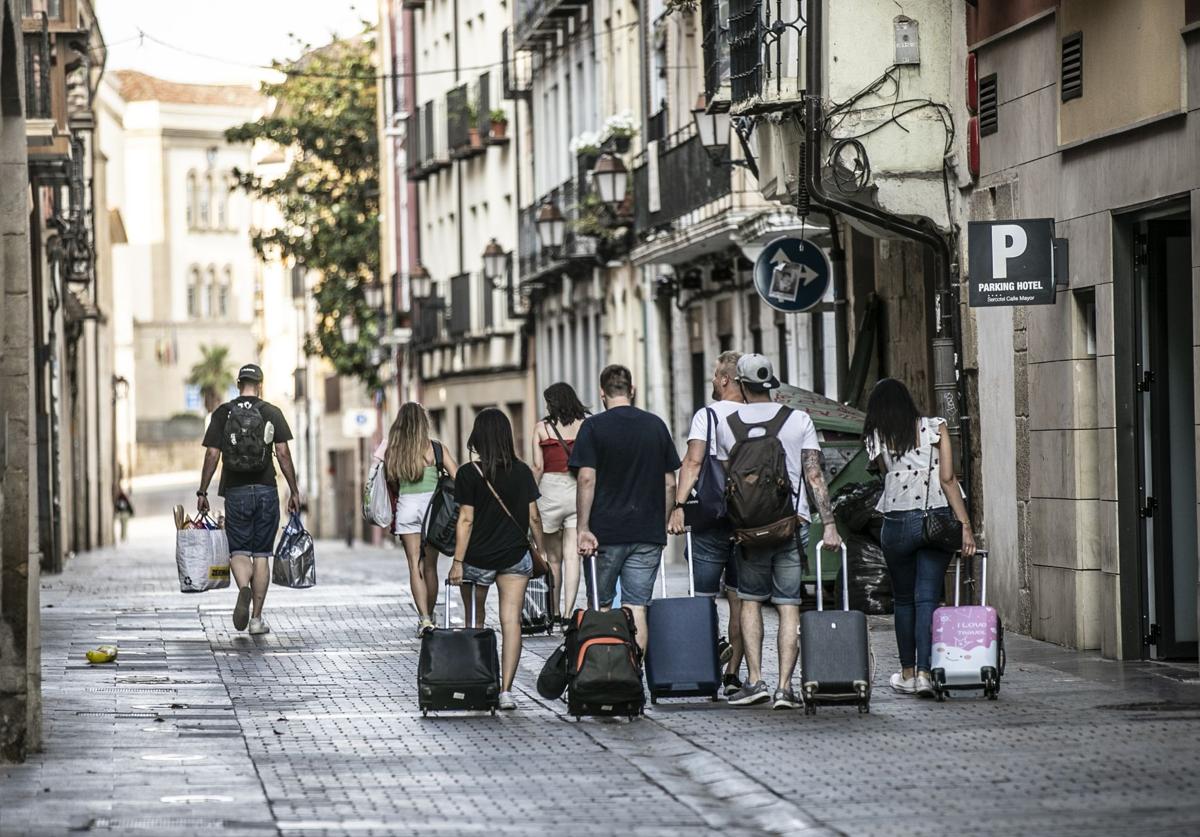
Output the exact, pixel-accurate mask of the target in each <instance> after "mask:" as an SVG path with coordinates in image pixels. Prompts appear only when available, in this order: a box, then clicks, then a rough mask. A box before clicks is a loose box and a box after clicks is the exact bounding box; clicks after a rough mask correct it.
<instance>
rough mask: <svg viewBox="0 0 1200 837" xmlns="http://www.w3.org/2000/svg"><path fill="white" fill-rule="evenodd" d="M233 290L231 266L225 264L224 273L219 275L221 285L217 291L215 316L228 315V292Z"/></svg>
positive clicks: (222, 316)
mask: <svg viewBox="0 0 1200 837" xmlns="http://www.w3.org/2000/svg"><path fill="white" fill-rule="evenodd" d="M232 290H233V268H232V267H230V266H229V265H226V266H225V273H224V275H222V277H221V287H220V289H219V290H218V291H217V316H218V317H221V318H222V319H225V318H227V317H228V316H229V301H230V296H229V295H230V293H231V292H232Z"/></svg>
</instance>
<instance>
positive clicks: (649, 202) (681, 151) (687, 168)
mask: <svg viewBox="0 0 1200 837" xmlns="http://www.w3.org/2000/svg"><path fill="white" fill-rule="evenodd" d="M647 153H649V152H647ZM655 171H656V173H657V182H652V181H651V177H652V172H655ZM731 171H732V169H731V168H730V167H729V166H719V165H714V164H713V161H712V159H711V158H710V157H709V156H708V153H707V152H706V151H705V150H704V146H703V145H701V144H700V138H699V137H697V136H696V135H695V133H693V132H692V129H691V127H690V126H689V127H688V128H684V129H681V130H679V131H676V132H675V133H674V134H672V135H671V136H670V137H668V138H667V140H666V141H665V142H663V143H662V144H661V145H660V146H659V147H658V160H657V166H656V167H655V166H651V165H650V161H649V160H648V159H646V158H645V156H644V155H643V156H642V157H641V159H639V160H637V161H635V163H634V169H633V195H634V199H633V202H634V222H633V226H634V232H635V233H637V234H638V235H639V236H640V235H643V234H645V233H647V232H650V231H651V230H653V229H655V228H657V227H662V226H664V225H666V224H670V223H672V222H673V221H676V220H678V219H679V218H682V217H684V216H685V215H688V214H689V213H691V212H695V211H697V210H699V209H703V208H704V207H705V206H708V205H709V204H710V203H712V202H713V201H716V200H719V199H720V198H723V197H725V196H727V195H729V194H730V190H731V181H730V173H731Z"/></svg>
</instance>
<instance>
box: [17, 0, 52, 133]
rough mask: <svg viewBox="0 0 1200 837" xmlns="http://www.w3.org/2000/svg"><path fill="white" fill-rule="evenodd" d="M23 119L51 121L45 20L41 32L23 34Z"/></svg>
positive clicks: (48, 46) (47, 34) (49, 56)
mask: <svg viewBox="0 0 1200 837" xmlns="http://www.w3.org/2000/svg"><path fill="white" fill-rule="evenodd" d="M24 41H25V118H26V119H52V118H53V117H54V100H53V96H52V93H51V85H50V82H51V75H52V72H53V69H52V62H53V52H52V50H51V48H50V32H49V30H48V29H47V26H46V19H45V18H42V31H40V32H26V33H25V38H24Z"/></svg>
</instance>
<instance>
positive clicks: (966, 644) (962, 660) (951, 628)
mask: <svg viewBox="0 0 1200 837" xmlns="http://www.w3.org/2000/svg"><path fill="white" fill-rule="evenodd" d="M978 555H979V557H980V560H981V566H980V570H979V575H980V584H979V604H978V605H966V606H960V605H959V602H958V591H959V577H960V575H961V573H962V555H961V554H960V555H958V556H957V558H956V561H957V563H956V564H955V566H954V607H939V608H938V609H937V610H935V611H934V612H933V655H932V657H931V660H930V667H929V668H930V672H929V673H930V675H931V676H932V678H933V688H934V691H935V692H936V693H937V699H938V700H945V699H946V694H947V693H948V692H950V691H952V690H958V689H983V694H984V695H985V696H986V697H987V698H988V700H995V699H996V698H997V697H998V696H999V695H1000V678H1001V676H1002V675H1003V674H1004V628H1003V627H1002V626H1001V624H1000V615H999V614H998V613H996V609H995V608H994V607H988V606H987V553H986V552H984V551H983V550H980V551H979V552H978Z"/></svg>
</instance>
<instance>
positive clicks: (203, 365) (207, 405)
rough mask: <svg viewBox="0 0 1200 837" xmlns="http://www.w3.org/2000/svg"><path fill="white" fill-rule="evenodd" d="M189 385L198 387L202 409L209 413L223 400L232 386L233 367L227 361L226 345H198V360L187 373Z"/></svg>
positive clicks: (227, 348)
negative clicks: (201, 399) (202, 402)
mask: <svg viewBox="0 0 1200 837" xmlns="http://www.w3.org/2000/svg"><path fill="white" fill-rule="evenodd" d="M187 382H188V384H189V385H191V386H194V387H199V388H200V397H201V398H203V399H204V409H205V411H206V412H209V413H211V412H212V411H213V410H215V409H217V407H219V406H220V405H221V402H222V401H224V400H225V393H227V392H229V388H230V387H231V386H233V368H232V366H230V363H229V347H228V346H205V345H203V344H202V345H201V346H200V362H199V363H197V364H196V365H195V366H193V367H192V371H191V372H190V373H189V374H188V379H187Z"/></svg>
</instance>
